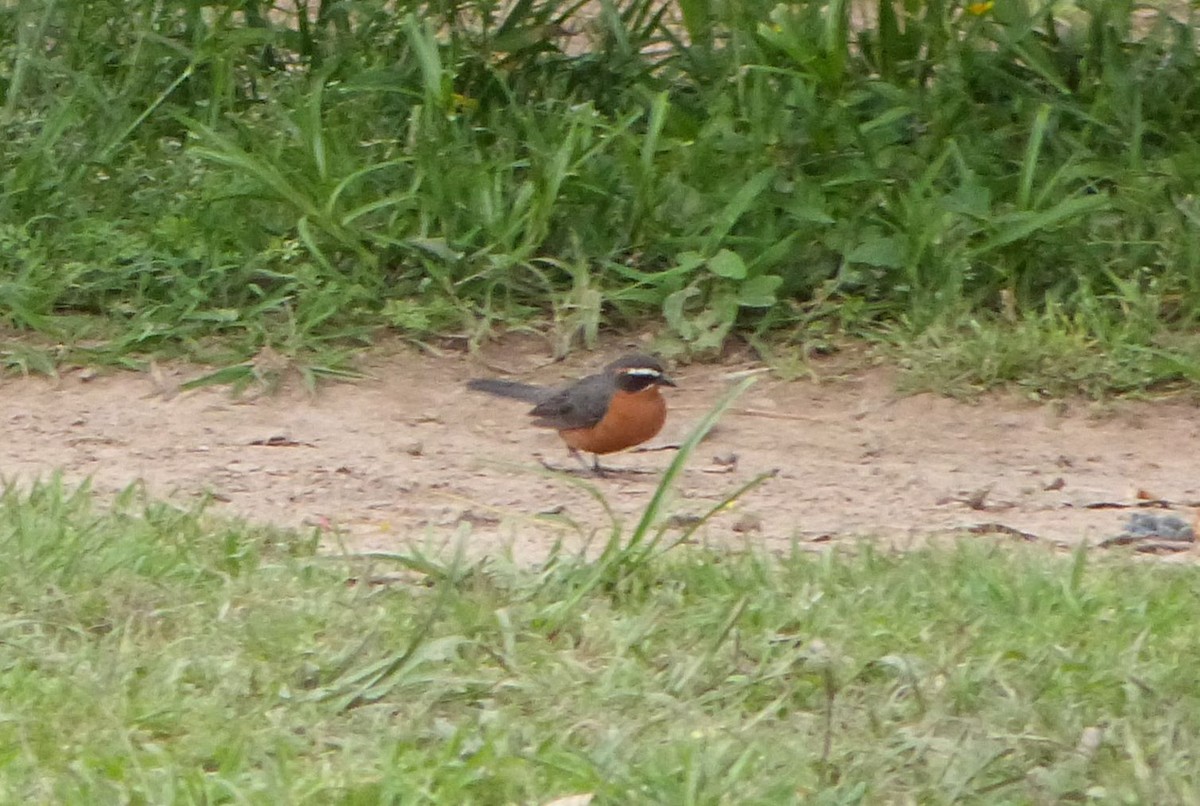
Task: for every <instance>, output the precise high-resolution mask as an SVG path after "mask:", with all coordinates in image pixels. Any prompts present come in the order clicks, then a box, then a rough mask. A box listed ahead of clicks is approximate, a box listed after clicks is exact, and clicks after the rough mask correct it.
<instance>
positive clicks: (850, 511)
mask: <svg viewBox="0 0 1200 806" xmlns="http://www.w3.org/2000/svg"><path fill="white" fill-rule="evenodd" d="M620 351H621V348H620V347H619V346H617V345H614V346H613V347H612V348H610V349H608V350H606V351H604V352H603V353H593V354H583V355H578V356H576V357H573V358H572V359H570V360H568V361H566V362H563V363H559V364H550V363H548V361H547V356H546V353H545V350H544V348H542V347H540V346H538V345H536V344H533V343H526V344H521V343H514V342H512V341H509V342H506V343H505V344H503V345H498V346H492V347H489V348H486V349H485V350H484V352H483V355H482V356H477V357H474V358H470V357H467V356H465V355H462V354H452V355H448V356H445V357H434V356H431V355H429V354H426V353H423V352H420V351H417V350H415V349H412V350H410V349H406V348H392V349H384V350H380V351H377V352H376V353H373V354H372V355H371V356H369V357H368V358H367V359H366V360H365V361H364V369H365V370H366V371H367V372H368V373H369V376H370V377H368V378H367V379H365V380H361V381H358V382H354V383H341V384H328V385H326V386H323V387H322V388H321V389H320V390H319V391H318V392H317V393H316V394H315V395H309V394H306V393H305V392H303V391H301V390H299V389H291V388H287V387H286V386H285V388H284V389H283V390H282V391H279V392H277V393H275V394H272V395H265V394H264V395H258V396H254V395H250V396H245V395H243V396H242V397H240V398H238V397H234V396H232V395H231V394H230V392H229V391H228V390H227V389H220V388H207V389H199V390H195V391H189V392H182V393H179V392H178V390H177V385H178V383H179V382H181V381H185V380H187V379H189V378H193V377H196V376H198V375H199V374H201V370H199V369H197V368H195V367H188V366H177V367H170V368H166V369H164V370H163V371H161V372H159V373H157V374H132V373H117V374H112V375H101V376H98V377H97V376H92V375H91V374H90V373H87V372H81V371H72V372H65V373H63V375H62V376H61V377H59V378H56V379H46V378H25V379H21V378H7V379H4V380H3V381H2V382H0V384H2V385H0V388H2V390H3V400H4V413H3V417H2V419H0V429H2V435H0V475H2V476H3V477H4V479H6V480H9V481H12V480H24V481H27V480H29V479H31V478H34V477H38V476H46V475H48V474H50V473H52V472H54V471H56V470H61V471H62V472H63V474H64V475H65V477H66V478H67V479H69V480H72V481H82V480H84V479H87V478H91V479H92V483H93V486H94V487H95V489H97V490H98V491H100V492H102V493H109V492H113V491H117V490H119V489H121V488H123V487H125V486H126V485H129V484H132V483H134V482H138V481H141V482H144V484H145V485H146V487H147V489H148V490H149V492H150V493H151V494H152V495H156V496H165V497H170V498H173V499H175V500H179V501H182V502H189V501H195V500H196V499H198V498H200V497H204V496H211V498H212V499H213V501H214V503H213V504H212V505H211V507H212V511H214V512H218V513H229V514H232V515H236V516H241V517H244V518H247V519H249V520H252V521H257V522H270V523H275V524H282V525H287V526H298V527H313V528H318V529H320V530H322V534H323V537H324V539H325V541H326V543H327V544H328V545H330V546H336V545H339V544H340V545H344V546H346V547H347V548H349V549H352V550H361V551H387V550H393V549H398V548H401V547H405V546H408V545H410V544H411V543H413V542H414V541H415V542H416V543H417V544H419V545H422V546H424V548H425V550H434V549H438V548H442V549H444V547H445V546H446V545H447V544H448V543H454V542H455V541H462V542H463V544H464V545H465V546H466V547H467V548H468V549H469V550H470V552H471V553H472V554H478V555H482V554H490V553H494V552H498V551H504V550H511V551H512V552H513V554H514V555H515V556H516V558H517V559H518V560H520V561H534V560H536V559H537V558H538V557H541V556H544V555H545V553H546V550H547V548H548V547H549V546H550V545H551V544H552V543H553V541H555V540H556V539H562V540H564V541H565V542H566V544H567V545H571V546H578V545H581V544H584V543H585V542H586V541H588V540H598V539H603V538H604V537H605V536H606V535H607V534H608V529H609V527H610V521H609V520H608V518H607V517H606V516H605V515H604V513H603V510H602V509H601V507H600V506H599V505H598V504H597V502H596V501H595V500H594V499H593V498H592V497H591V496H590V495H588V494H587V492H586V491H584V490H581V489H580V488H579V486H578V484H577V483H572V482H571V481H568V480H564V479H561V478H554V477H552V476H548V475H547V474H545V473H543V472H539V470H540V466H539V459H545V460H547V461H550V462H553V463H557V464H559V465H562V466H564V467H565V466H570V461H569V459H568V458H567V456H566V454H565V451H564V450H563V448H562V446H561V443H560V442H559V440H558V437H557V435H556V434H554V433H553V432H548V431H543V430H539V429H535V428H532V427H530V426H529V425H528V424H527V423H526V422H525V408H526V407H525V406H524V405H523V404H521V403H516V402H511V401H504V400H497V399H494V398H489V397H487V396H483V395H478V394H474V393H470V392H467V391H466V390H465V389H464V388H463V381H465V380H466V379H467V378H469V377H472V376H477V375H496V374H499V372H500V371H501V370H507V371H508V372H509V373H511V374H510V375H509V376H510V377H517V378H522V379H527V380H531V381H536V382H544V383H549V384H554V383H559V382H561V381H563V380H564V379H567V378H571V377H578V376H579V375H581V374H585V373H586V372H588V371H591V370H593V369H595V368H597V367H599V366H601V365H602V364H604V363H605V362H606V360H607V359H609V358H611V357H612V356H613V355H615V354H617V353H619V352H620ZM814 368H815V370H816V374H817V375H818V376H822V375H823V376H825V377H826V379H825V380H823V381H821V382H816V381H812V380H807V381H794V382H784V381H781V380H778V379H775V378H773V377H771V375H770V374H769V373H766V372H763V373H761V374H760V375H759V377H758V383H756V385H755V386H754V387H752V388H751V389H750V391H749V392H748V393H747V394H746V395H745V396H744V397H743V398H741V399H740V400H739V401H738V402H737V403H736V404H735V406H734V408H733V409H732V410H731V411H730V412H729V413H728V414H727V415H726V417H725V418H724V419H723V420H722V422H721V424H720V425H719V427H718V429H717V430H716V431H714V432H713V434H712V435H711V437H710V438H709V439H708V440H707V441H706V442H705V443H704V444H703V445H702V446H701V448H700V449H699V451H698V452H697V453H696V454H694V455H693V456H692V457H691V461H690V463H689V465H688V467H687V470H686V471H685V473H684V475H683V476H682V479H681V481H680V484H679V485H678V488H677V489H676V490H675V492H674V494H673V496H672V498H671V500H670V505H669V507H668V514H669V515H672V516H674V517H675V518H676V521H677V522H678V521H686V518H687V517H689V516H695V515H698V514H702V513H704V512H706V511H707V510H709V509H710V508H711V507H713V506H714V505H715V504H717V503H718V502H719V501H721V500H722V499H723V498H724V497H725V496H726V495H728V494H729V493H730V492H732V491H733V490H735V489H737V487H738V486H739V485H741V484H743V483H745V482H747V481H749V480H751V479H753V478H755V477H756V476H758V475H760V474H763V473H768V472H772V471H775V472H776V475H775V476H774V477H773V478H771V479H769V480H768V481H766V482H765V483H763V484H762V485H761V486H759V487H757V488H756V489H754V490H753V491H751V492H750V493H748V494H747V495H746V496H745V497H744V498H743V499H742V500H741V501H739V502H738V504H737V505H736V506H734V507H731V508H729V509H728V510H725V511H722V512H721V513H720V514H719V515H718V516H716V517H714V518H713V519H711V520H710V521H709V522H707V523H706V524H705V525H704V526H703V527H702V528H701V529H700V530H699V532H698V533H697V535H696V538H697V539H698V540H701V541H706V542H709V543H720V544H727V545H734V546H743V545H747V544H760V545H765V546H768V547H783V546H786V545H788V543H789V542H790V541H797V542H798V543H800V544H802V545H813V546H814V547H816V546H819V545H824V544H828V543H831V542H834V541H839V540H846V539H858V538H862V537H869V538H872V539H876V540H880V541H885V542H887V543H888V544H889V545H904V544H907V543H909V542H911V541H912V540H914V539H924V538H925V537H926V536H928V535H931V534H938V533H945V532H950V531H961V530H967V529H969V528H971V527H978V526H980V525H992V526H995V525H997V524H998V525H1000V526H1002V527H1004V528H1007V529H1014V530H1019V531H1023V532H1028V533H1031V534H1034V535H1037V536H1038V537H1039V538H1041V539H1045V540H1049V541H1055V542H1062V543H1064V544H1074V543H1077V542H1079V541H1081V540H1087V541H1090V542H1097V541H1099V540H1100V539H1103V538H1105V537H1108V536H1110V535H1113V534H1116V533H1119V532H1120V531H1121V528H1122V524H1123V523H1124V522H1125V521H1126V520H1127V519H1128V518H1129V515H1130V510H1128V509H1113V508H1089V507H1091V506H1094V505H1096V504H1100V503H1112V504H1123V505H1131V504H1136V503H1137V498H1138V496H1139V495H1141V496H1143V497H1146V496H1150V497H1153V498H1161V499H1165V500H1167V501H1169V502H1171V503H1172V505H1173V506H1172V508H1173V509H1174V510H1175V511H1176V512H1177V514H1179V515H1180V516H1181V517H1184V518H1185V519H1187V520H1188V521H1192V520H1193V518H1194V516H1195V513H1194V511H1193V510H1192V509H1190V508H1189V507H1190V505H1191V504H1193V503H1195V502H1197V501H1200V477H1198V476H1197V469H1196V465H1195V457H1196V456H1197V455H1198V450H1197V449H1198V448H1200V425H1198V422H1200V418H1198V417H1197V411H1196V407H1195V406H1194V405H1190V404H1187V403H1184V402H1158V403H1139V402H1130V401H1122V402H1115V403H1108V404H1104V405H1103V406H1097V405H1096V404H1089V403H1087V402H1082V401H1081V402H1071V401H1067V402H1063V401H1057V402H1050V403H1034V402H1029V401H1025V400H1020V399H1017V398H1015V397H1012V396H993V397H988V398H985V399H984V400H982V401H977V402H975V403H970V404H968V403H962V402H956V401H953V400H949V399H944V398H939V397H936V396H932V395H928V394H922V395H916V396H908V397H904V396H900V395H898V394H897V393H896V392H895V384H894V377H893V375H892V374H891V373H890V372H889V371H888V370H886V369H871V370H861V371H854V372H850V373H848V374H844V373H840V372H835V371H833V370H834V368H833V367H825V368H822V367H821V366H820V365H817V366H815V367H814ZM754 369H761V367H760V366H759V365H757V364H755V363H754V362H752V361H750V360H741V361H729V362H726V363H725V364H723V365H692V366H685V367H680V368H678V369H677V370H676V371H675V373H674V374H675V375H676V378H677V380H678V382H679V388H678V389H677V390H668V394H669V395H670V403H671V414H670V417H669V419H668V423H667V426H666V428H665V429H664V431H663V433H662V434H661V435H660V436H659V438H657V439H656V440H654V441H653V442H652V443H651V444H650V446H649V447H652V448H653V447H658V446H661V445H669V444H671V443H678V442H679V441H680V440H682V438H683V437H684V436H685V435H686V434H687V433H688V431H689V429H691V428H692V426H693V425H694V424H695V423H696V421H697V420H698V419H699V418H700V417H701V416H702V415H703V414H704V413H705V412H706V411H707V410H708V407H709V406H710V405H711V404H712V402H713V401H714V400H716V399H717V397H719V396H720V394H721V392H722V390H723V389H725V388H726V387H727V385H728V384H729V383H730V382H731V380H730V379H731V378H736V377H739V376H740V375H743V374H744V373H745V372H746V371H750V370H754ZM673 455H674V453H673V452H672V451H670V450H650V451H645V452H631V453H628V454H623V455H619V456H617V457H613V458H610V459H609V462H610V463H611V464H614V465H619V466H623V467H639V468H642V469H649V470H661V469H662V468H664V467H665V466H666V465H667V464H668V463H669V462H670V461H671V459H672V457H673ZM734 457H736V462H734V463H733V464H728V462H729V461H730V460H731V459H733V458H734ZM717 460H720V461H717ZM658 478H659V475H658V474H657V473H653V472H652V473H648V474H618V475H614V476H611V477H607V478H599V479H588V481H589V483H590V484H592V485H594V487H595V488H596V489H597V490H599V491H600V492H601V493H602V494H603V497H604V498H605V499H606V500H607V502H608V504H609V505H610V506H611V507H612V508H613V509H614V510H615V512H616V513H617V515H618V516H619V517H620V518H621V519H622V520H623V523H624V524H625V526H626V527H630V526H632V523H633V522H634V520H635V519H636V516H637V515H638V514H639V513H640V512H641V510H642V508H643V507H644V506H645V505H646V503H647V502H648V501H649V500H650V497H651V494H652V492H653V490H654V487H655V484H656V483H657V481H658ZM970 539H977V538H974V537H972V538H970ZM1010 539H1011V537H1010Z"/></svg>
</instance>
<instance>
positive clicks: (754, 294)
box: [737, 274, 783, 308]
mask: <svg viewBox="0 0 1200 806" xmlns="http://www.w3.org/2000/svg"><path fill="white" fill-rule="evenodd" d="M781 285H783V278H782V277H780V276H778V275H775V274H764V275H762V276H761V277H751V278H750V279H749V280H747V281H746V282H744V283H742V284H741V285H740V286H738V292H737V304H738V305H740V306H741V307H743V308H770V307H771V306H772V305H774V304H775V302H776V299H775V292H776V291H777V290H779V286H781Z"/></svg>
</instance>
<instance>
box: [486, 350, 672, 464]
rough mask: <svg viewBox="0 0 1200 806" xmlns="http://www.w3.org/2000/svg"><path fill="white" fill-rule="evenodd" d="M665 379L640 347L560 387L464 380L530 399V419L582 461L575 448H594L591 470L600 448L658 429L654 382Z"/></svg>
mask: <svg viewBox="0 0 1200 806" xmlns="http://www.w3.org/2000/svg"><path fill="white" fill-rule="evenodd" d="M664 385H665V386H674V385H675V382H674V381H672V380H671V379H670V378H668V377H667V374H666V371H665V370H664V369H663V365H662V363H661V362H660V361H659V360H658V359H657V358H654V357H653V356H649V355H643V354H641V353H632V354H630V355H624V356H621V357H620V358H618V359H617V360H616V361H613V362H612V363H611V364H609V365H608V366H606V367H605V368H604V370H603V371H602V372H598V373H596V374H595V375H588V376H587V377H585V378H581V379H579V380H578V381H575V382H574V383H572V384H569V385H568V386H564V387H562V388H559V389H551V388H548V387H545V386H533V385H532V384H528V383H520V382H519V381H505V380H499V379H495V378H475V379H473V380H470V381H467V388H468V389H473V390H475V391H476V392H487V393H488V394H492V395H499V396H500V397H511V398H514V399H516V400H524V401H525V402H527V403H533V404H535V405H534V407H533V409H532V410H531V411H530V412H529V414H530V416H532V417H533V418H534V419H533V424H534V425H537V426H541V427H543V428H554V429H556V430H557V431H558V435H559V436H560V437H562V439H563V442H565V443H567V448H568V449H569V450H570V452H571V455H572V456H574V457H576V458H578V459H579V460H580V461H581V462H582V461H584V460H583V458H582V457H581V456H580V454H579V452H580V451H584V452H587V453H590V454H593V463H592V470H593V471H594V472H596V473H600V472H602V471H603V469H604V468H602V467H601V466H600V454H605V453H613V452H615V451H623V450H625V449H626V448H632V447H633V446H634V445H640V444H641V443H643V442H645V441H646V440H648V439H651V438H652V437H654V436H655V435H656V434H657V433H658V432H659V431H660V430H662V427H663V423H664V422H666V419H667V401H666V400H664V399H663V396H662V395H661V394H659V387H660V386H664ZM584 464H585V465H586V464H587V463H586V462H584Z"/></svg>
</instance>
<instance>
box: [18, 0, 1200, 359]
mask: <svg viewBox="0 0 1200 806" xmlns="http://www.w3.org/2000/svg"><path fill="white" fill-rule="evenodd" d="M297 8H299V10H297ZM1194 15H1195V12H1194V11H1191V10H1189V9H1188V8H1187V7H1185V6H1182V5H1181V6H1180V7H1179V8H1175V7H1174V6H1171V5H1164V6H1163V8H1162V9H1161V10H1160V11H1158V12H1154V13H1147V12H1146V11H1145V10H1144V9H1142V8H1141V7H1140V6H1135V4H1133V3H1132V2H1103V3H1101V2H1095V3H1087V2H1084V3H1079V4H1077V5H1074V6H1063V5H1061V4H1046V5H1039V4H1036V3H1031V2H1012V3H996V4H992V3H969V4H964V3H958V2H946V0H925V1H924V2H921V1H919V0H901V1H900V2H884V3H878V4H875V3H847V2H833V3H814V2H799V3H790V4H777V3H774V2H764V0H751V2H746V3H736V4H735V3H720V2H715V0H712V1H710V0H685V1H684V2H680V3H679V4H678V5H674V4H660V3H652V2H649V0H630V1H629V2H605V3H600V4H583V3H579V2H566V3H556V2H550V1H549V0H528V2H518V3H515V4H513V5H511V6H508V7H497V6H495V4H492V3H465V4H462V3H453V4H450V3H438V2H434V3H427V4H417V3H404V2H383V0H348V2H343V3H337V4H324V3H322V4H319V5H308V4H299V6H293V5H292V4H288V3H280V4H268V3H261V2H244V0H242V1H240V2H236V3H235V2H203V3H201V2H180V3H174V4H167V5H165V6H164V5H163V4H160V3H154V2H150V0H133V1H132V2H127V3H120V4H103V3H101V4H94V3H88V4H85V3H60V2H55V1H54V0H13V2H10V3H8V4H6V5H5V6H4V8H2V9H0V43H4V44H0V90H2V92H3V106H2V108H0V129H2V131H0V135H2V136H3V140H4V142H5V143H6V146H5V148H4V149H3V150H0V175H3V177H4V190H3V193H2V194H0V315H2V316H3V319H4V321H5V323H6V324H7V325H9V326H10V327H13V328H17V329H22V330H33V331H39V332H44V333H48V334H52V335H53V336H54V337H55V338H57V339H60V340H69V341H71V342H72V343H82V344H87V345H89V346H90V347H91V348H92V349H93V350H95V351H96V352H97V353H98V354H100V355H101V356H110V357H115V356H123V355H127V354H130V353H136V352H138V351H144V350H148V349H162V348H165V347H171V348H172V349H184V350H187V351H189V352H191V353H192V354H194V355H198V356H201V357H204V356H213V355H226V356H244V355H247V354H249V353H252V352H253V351H254V350H257V349H258V348H260V347H263V346H266V345H269V346H272V347H274V348H276V349H282V350H284V351H285V352H292V353H294V352H298V351H306V350H312V349H317V348H320V347H321V346H322V345H327V346H328V345H336V344H340V343H346V341H347V340H351V341H354V340H362V339H366V338H368V337H369V336H370V334H371V332H372V331H373V330H374V329H376V328H379V327H381V326H389V327H392V328H395V329H398V330H400V331H402V332H405V333H409V334H413V335H415V336H418V337H420V336H421V335H423V334H427V333H433V332H446V331H453V332H465V333H468V334H471V335H476V336H477V335H478V334H480V333H483V332H486V330H487V329H488V328H490V327H492V326H494V325H496V324H503V323H506V322H516V321H522V320H527V319H529V318H532V317H547V316H549V317H550V318H551V321H553V322H554V323H555V326H556V328H557V335H558V336H559V338H560V342H561V343H567V342H569V341H570V340H571V339H573V338H577V337H580V336H582V337H583V338H585V339H586V338H589V337H591V336H593V335H594V334H595V332H596V330H597V329H598V327H600V326H601V325H602V324H620V323H622V322H629V321H634V320H637V319H639V318H644V317H655V318H661V319H662V320H663V321H664V322H665V324H666V329H665V332H664V337H665V338H666V342H665V344H664V346H665V347H668V348H670V346H671V344H672V342H673V344H674V346H675V349H679V350H688V351H695V352H704V351H709V350H713V349H715V348H716V347H718V346H719V345H720V344H721V343H722V342H723V341H724V340H725V339H726V338H727V337H728V336H729V335H730V334H731V333H732V332H734V331H735V329H737V330H740V331H743V332H750V333H759V334H761V333H768V332H769V333H774V334H781V335H784V336H787V335H796V336H797V337H800V338H814V337H816V338H819V337H822V336H825V335H828V334H830V333H837V332H851V333H855V332H863V331H864V329H867V328H874V327H876V326H878V325H880V324H883V325H885V326H887V327H890V328H893V329H897V330H898V332H900V333H902V334H905V335H906V337H907V338H916V339H920V338H922V334H926V333H929V332H931V329H932V331H933V332H939V333H947V332H949V333H951V334H960V335H961V334H963V333H968V334H969V333H970V332H972V328H973V327H981V326H982V327H985V328H995V327H996V326H999V327H1011V328H1017V327H1025V328H1027V329H1029V328H1032V329H1034V330H1037V329H1039V328H1042V329H1044V328H1046V327H1048V325H1047V324H1046V323H1047V322H1049V321H1054V322H1059V323H1060V324H1059V325H1055V327H1066V328H1068V330H1069V331H1070V332H1071V333H1073V334H1075V335H1076V336H1078V338H1079V339H1080V340H1081V341H1082V342H1083V343H1085V344H1088V345H1090V346H1091V347H1097V346H1099V348H1103V349H1105V350H1108V349H1109V348H1111V347H1112V346H1113V345H1114V344H1132V345H1134V346H1136V347H1138V348H1139V349H1141V350H1142V351H1143V353H1145V354H1153V355H1162V354H1166V355H1169V356H1174V357H1176V358H1180V357H1182V356H1185V355H1190V353H1188V350H1189V349H1190V348H1189V347H1188V346H1187V345H1188V344H1190V342H1188V341H1187V340H1186V339H1185V340H1184V343H1183V344H1181V343H1180V340H1179V339H1178V338H1175V336H1176V335H1177V334H1187V333H1189V332H1190V331H1191V330H1192V329H1193V328H1194V325H1195V324H1196V322H1195V319H1196V314H1195V311H1196V310H1197V304H1196V303H1197V302H1198V301H1200V281H1198V280H1197V279H1196V278H1197V277H1200V271H1198V270H1200V235H1198V234H1197V233H1198V232H1200V226H1198V224H1200V207H1198V206H1197V204H1198V203H1197V201H1196V199H1197V194H1196V189H1197V183H1198V179H1200V145H1198V143H1197V137H1196V135H1195V132H1196V131H1200V87H1198V86H1197V83H1196V82H1195V80H1194V76H1195V75H1196V71H1197V68H1198V67H1200V64H1198V59H1197V48H1196V39H1195V30H1196V26H1195V23H1196V19H1195V16H1194ZM1048 312H1049V313H1052V314H1054V315H1052V316H1047V315H1046V314H1047V313H1048ZM1014 322H1016V324H1014ZM1064 322H1065V323H1066V324H1065V325H1063V324H1061V323H1064ZM214 336H218V337H220V338H218V339H215V340H214V339H213V338H212V337H214ZM214 349H219V350H221V351H223V352H220V353H214V352H213V350H214ZM1134 353H1137V350H1135V351H1134ZM1138 354H1141V353H1138ZM1130 360H1134V359H1130ZM1167 363H1168V364H1170V362H1167ZM1176 365H1178V366H1187V365H1188V362H1187V361H1183V360H1177V361H1175V362H1174V364H1171V366H1176ZM1180 372H1181V370H1178V369H1176V370H1163V371H1162V372H1151V373H1148V374H1149V375H1150V376H1152V377H1150V378H1149V382H1154V381H1155V380H1161V379H1163V378H1164V377H1171V376H1178V375H1179V374H1180ZM1184 374H1186V373H1184Z"/></svg>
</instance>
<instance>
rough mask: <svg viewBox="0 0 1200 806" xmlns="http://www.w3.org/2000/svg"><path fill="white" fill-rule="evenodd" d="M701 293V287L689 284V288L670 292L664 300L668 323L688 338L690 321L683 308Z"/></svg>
mask: <svg viewBox="0 0 1200 806" xmlns="http://www.w3.org/2000/svg"><path fill="white" fill-rule="evenodd" d="M699 293H700V289H698V288H696V287H695V286H694V285H689V286H688V287H687V288H681V289H680V290H678V291H676V292H675V293H673V294H670V295H669V296H668V297H667V298H666V299H665V300H663V318H664V319H666V320H667V325H668V326H670V328H671V329H672V330H674V331H675V332H676V333H678V334H679V335H681V336H683V337H684V338H687V333H688V330H689V328H688V322H687V319H685V318H684V315H683V308H684V306H685V305H687V301H688V300H689V299H691V298H692V297H694V296H696V295H697V294H699Z"/></svg>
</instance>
